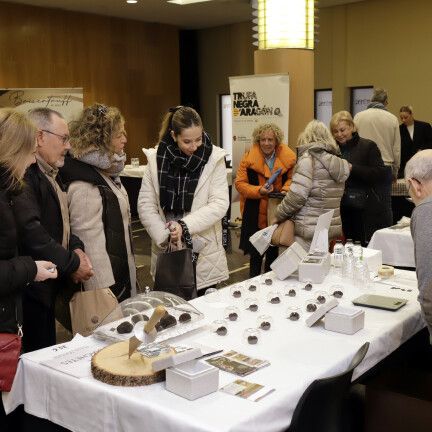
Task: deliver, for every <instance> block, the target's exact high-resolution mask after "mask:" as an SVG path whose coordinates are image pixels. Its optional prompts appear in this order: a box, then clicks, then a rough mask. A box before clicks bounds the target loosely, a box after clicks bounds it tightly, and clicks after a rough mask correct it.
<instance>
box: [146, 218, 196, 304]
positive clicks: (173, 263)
mask: <svg viewBox="0 0 432 432" xmlns="http://www.w3.org/2000/svg"><path fill="white" fill-rule="evenodd" d="M179 223H180V222H179ZM180 224H181V225H182V228H183V236H184V237H186V238H185V240H186V241H185V243H186V248H184V249H178V250H172V249H171V242H169V243H168V248H167V250H166V251H165V252H161V253H160V254H159V255H158V258H157V261H156V273H155V281H154V286H153V289H154V290H156V291H164V292H168V293H171V294H175V295H178V296H179V297H182V298H184V299H185V300H192V299H194V298H196V297H197V295H198V293H197V286H196V268H195V265H196V259H197V255H196V254H194V253H193V252H192V241H191V240H190V235H189V231H188V230H187V228H186V225H185V224H184V223H183V222H182V223H180ZM189 240H190V241H189Z"/></svg>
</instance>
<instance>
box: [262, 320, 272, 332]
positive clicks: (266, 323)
mask: <svg viewBox="0 0 432 432" xmlns="http://www.w3.org/2000/svg"><path fill="white" fill-rule="evenodd" d="M260 327H261V328H262V329H263V330H270V327H271V324H270V323H269V322H268V321H263V322H262V323H261V325H260Z"/></svg>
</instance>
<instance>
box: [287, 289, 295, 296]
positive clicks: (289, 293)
mask: <svg viewBox="0 0 432 432" xmlns="http://www.w3.org/2000/svg"><path fill="white" fill-rule="evenodd" d="M288 295H289V296H290V297H295V296H296V295H297V293H296V290H295V289H290V290H289V291H288Z"/></svg>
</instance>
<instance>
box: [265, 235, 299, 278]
mask: <svg viewBox="0 0 432 432" xmlns="http://www.w3.org/2000/svg"><path fill="white" fill-rule="evenodd" d="M306 255H307V252H306V251H305V250H304V249H303V248H302V247H301V246H300V245H299V244H298V243H296V242H294V243H293V244H292V245H291V246H290V247H289V248H288V249H286V250H285V251H284V252H283V253H281V254H280V255H279V256H278V257H277V258H276V259H275V260H274V261H273V262H272V263H271V264H270V268H271V269H272V270H273V271H274V272H275V273H276V276H277V278H278V279H280V280H284V279H286V278H287V277H288V276H290V275H291V274H292V273H294V272H295V271H296V270H297V269H298V266H299V263H300V261H301V260H302V259H303V258H304V257H305V256H306Z"/></svg>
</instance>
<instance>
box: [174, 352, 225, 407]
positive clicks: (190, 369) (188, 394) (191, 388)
mask: <svg viewBox="0 0 432 432" xmlns="http://www.w3.org/2000/svg"><path fill="white" fill-rule="evenodd" d="M218 388H219V369H217V368H215V367H214V366H212V365H210V364H208V363H206V362H204V361H201V360H192V361H189V362H186V363H182V364H180V365H178V366H176V367H172V368H168V369H167V370H166V389H167V390H168V391H170V392H172V393H175V394H176V395H179V396H181V397H184V398H186V399H189V400H195V399H197V398H200V397H202V396H205V395H208V394H210V393H213V392H215V391H217V390H218Z"/></svg>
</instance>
